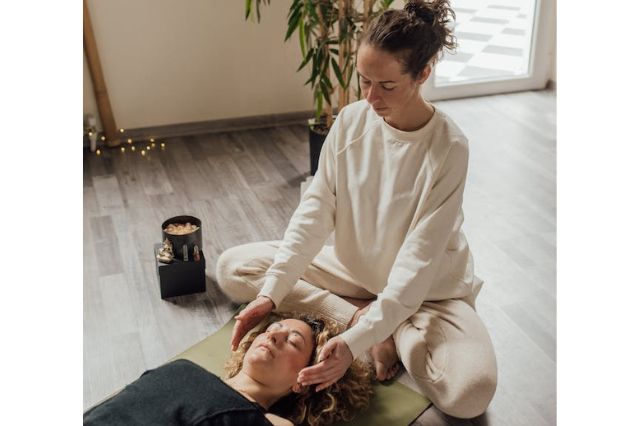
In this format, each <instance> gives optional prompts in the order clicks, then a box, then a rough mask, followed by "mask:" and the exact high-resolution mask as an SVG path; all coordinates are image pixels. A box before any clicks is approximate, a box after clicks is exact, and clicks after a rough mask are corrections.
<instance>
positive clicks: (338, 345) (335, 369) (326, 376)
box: [298, 336, 353, 392]
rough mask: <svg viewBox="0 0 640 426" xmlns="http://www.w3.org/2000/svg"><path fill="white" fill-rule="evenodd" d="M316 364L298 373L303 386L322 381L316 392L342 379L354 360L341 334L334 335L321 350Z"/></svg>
mask: <svg viewBox="0 0 640 426" xmlns="http://www.w3.org/2000/svg"><path fill="white" fill-rule="evenodd" d="M318 360H319V361H320V362H318V363H317V364H316V365H313V366H311V367H307V368H304V369H302V370H301V371H300V373H299V374H298V382H299V383H301V384H302V385H303V386H307V385H313V384H316V383H320V385H318V386H317V387H316V392H318V391H321V390H322V389H324V388H327V387H329V386H331V385H332V384H334V383H335V382H337V381H338V380H340V378H341V377H342V376H344V373H346V372H347V370H348V369H349V366H351V363H352V362H353V355H352V354H351V349H349V346H347V344H346V343H345V341H344V340H343V339H342V337H340V336H336V337H333V338H331V339H329V341H328V342H327V343H326V344H325V345H324V347H323V348H322V350H321V351H320V356H319V357H318Z"/></svg>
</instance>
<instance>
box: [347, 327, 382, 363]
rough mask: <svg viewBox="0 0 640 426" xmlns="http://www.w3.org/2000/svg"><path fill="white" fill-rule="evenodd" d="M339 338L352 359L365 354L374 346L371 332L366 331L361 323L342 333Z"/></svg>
mask: <svg viewBox="0 0 640 426" xmlns="http://www.w3.org/2000/svg"><path fill="white" fill-rule="evenodd" d="M340 337H342V339H343V340H344V341H345V343H346V344H347V346H349V349H350V350H351V355H353V359H356V358H358V357H359V356H360V355H362V354H363V353H365V352H366V351H367V350H368V349H369V348H370V347H372V346H373V345H375V344H376V339H375V336H374V334H373V330H369V329H367V328H366V327H365V326H364V325H363V324H362V323H360V322H358V323H356V325H354V326H353V327H351V328H350V329H348V330H346V331H345V332H343V333H342V334H341V335H340Z"/></svg>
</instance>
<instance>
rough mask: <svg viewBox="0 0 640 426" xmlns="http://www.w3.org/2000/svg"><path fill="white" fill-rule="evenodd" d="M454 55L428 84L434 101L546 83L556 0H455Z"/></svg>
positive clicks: (441, 64)
mask: <svg viewBox="0 0 640 426" xmlns="http://www.w3.org/2000/svg"><path fill="white" fill-rule="evenodd" d="M451 5H452V7H453V10H454V11H455V12H456V23H455V27H454V34H455V36H456V37H457V40H458V49H457V51H456V53H455V54H450V53H448V52H447V53H445V55H444V56H443V58H442V60H441V61H440V62H439V63H438V64H437V65H436V67H435V69H434V72H432V73H431V76H430V77H429V79H428V80H427V82H426V84H424V85H423V88H422V90H423V96H425V98H427V99H429V100H439V99H448V98H459V97H467V96H479V95H488V94H494V93H504V92H513V91H519V90H534V89H541V88H544V87H545V85H546V84H547V80H548V78H549V76H550V70H551V64H552V55H553V51H554V49H553V42H554V39H555V36H554V34H555V7H556V4H555V0H452V1H451Z"/></svg>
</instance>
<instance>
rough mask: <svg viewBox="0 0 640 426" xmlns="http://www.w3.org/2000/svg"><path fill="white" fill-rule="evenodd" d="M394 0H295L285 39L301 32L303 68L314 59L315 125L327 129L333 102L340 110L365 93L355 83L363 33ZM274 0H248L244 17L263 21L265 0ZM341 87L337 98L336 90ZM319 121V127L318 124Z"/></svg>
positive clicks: (299, 38) (299, 34) (289, 14)
mask: <svg viewBox="0 0 640 426" xmlns="http://www.w3.org/2000/svg"><path fill="white" fill-rule="evenodd" d="M391 3H393V0H360V1H354V0H292V2H291V7H290V8H289V13H288V24H287V32H286V35H285V41H287V40H289V39H290V38H291V37H292V36H293V34H294V33H297V35H298V40H299V43H300V51H301V53H302V58H303V59H302V62H301V63H300V66H299V67H298V71H300V70H302V69H303V68H304V67H305V66H306V65H307V64H310V68H309V71H310V77H309V79H308V80H307V81H306V82H305V85H307V84H309V85H311V89H312V91H313V99H314V105H315V124H316V130H320V131H321V132H326V131H328V129H329V128H330V127H331V124H332V122H333V112H334V105H336V106H337V111H340V110H341V109H342V108H343V107H344V106H345V105H347V104H349V103H350V102H351V100H352V99H360V86H359V85H358V84H356V85H355V87H354V85H353V84H352V79H353V74H354V70H355V58H356V52H357V50H358V38H359V36H360V34H361V33H362V32H363V31H364V30H366V29H367V27H368V25H369V24H370V22H371V21H372V20H373V19H374V18H375V17H376V16H377V15H378V14H380V13H381V12H383V11H384V10H386V9H388V8H389V6H390V5H391ZM261 4H265V5H268V4H270V0H245V19H249V18H250V17H255V18H257V20H258V22H259V21H260V5H261ZM336 90H337V104H336V103H335V102H334V100H335V96H334V94H335V92H336ZM318 127H320V129H318Z"/></svg>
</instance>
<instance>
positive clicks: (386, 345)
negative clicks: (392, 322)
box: [371, 336, 400, 382]
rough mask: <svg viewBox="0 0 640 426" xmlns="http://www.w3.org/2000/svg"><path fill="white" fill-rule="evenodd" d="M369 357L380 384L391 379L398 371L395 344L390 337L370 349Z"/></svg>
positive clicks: (398, 365) (398, 364)
mask: <svg viewBox="0 0 640 426" xmlns="http://www.w3.org/2000/svg"><path fill="white" fill-rule="evenodd" d="M371 357H372V358H373V364H374V366H375V367H376V379H378V380H379V381H381V382H382V381H385V380H389V379H392V378H393V377H395V375H396V374H398V371H400V363H399V362H398V354H397V353H396V344H395V342H394V341H393V337H391V336H389V337H388V338H387V340H385V341H383V342H381V343H378V344H377V345H375V346H373V347H372V348H371Z"/></svg>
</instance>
